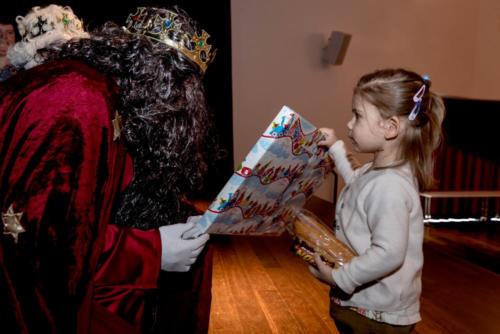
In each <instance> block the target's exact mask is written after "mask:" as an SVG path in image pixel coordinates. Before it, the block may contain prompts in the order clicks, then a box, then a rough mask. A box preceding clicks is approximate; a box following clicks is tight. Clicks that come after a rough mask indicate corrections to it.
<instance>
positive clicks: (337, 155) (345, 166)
mask: <svg viewBox="0 0 500 334" xmlns="http://www.w3.org/2000/svg"><path fill="white" fill-rule="evenodd" d="M328 154H329V155H330V157H331V158H332V159H333V161H334V162H335V167H336V169H337V171H338V172H339V174H340V176H342V178H343V179H344V181H345V183H351V182H352V180H353V178H354V177H355V176H356V175H357V173H358V172H359V169H357V170H354V169H353V168H352V166H351V163H350V161H349V159H348V157H347V152H346V150H345V144H344V142H343V141H342V140H337V141H336V142H335V143H334V144H333V145H332V146H330V148H329V150H328Z"/></svg>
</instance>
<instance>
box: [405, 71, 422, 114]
mask: <svg viewBox="0 0 500 334" xmlns="http://www.w3.org/2000/svg"><path fill="white" fill-rule="evenodd" d="M424 80H425V77H424ZM425 88H426V85H425V84H423V85H422V87H420V89H419V90H418V91H417V93H415V95H413V102H415V106H413V109H412V110H411V112H410V115H408V119H409V120H410V121H413V120H414V119H415V118H416V117H417V115H418V113H419V112H420V105H421V104H422V99H423V97H424V94H425Z"/></svg>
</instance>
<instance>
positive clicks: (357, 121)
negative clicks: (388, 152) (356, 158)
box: [347, 96, 385, 153]
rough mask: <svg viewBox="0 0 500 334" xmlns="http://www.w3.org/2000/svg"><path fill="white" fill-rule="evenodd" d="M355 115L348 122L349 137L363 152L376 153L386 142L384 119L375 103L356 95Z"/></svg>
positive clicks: (354, 101)
mask: <svg viewBox="0 0 500 334" xmlns="http://www.w3.org/2000/svg"><path fill="white" fill-rule="evenodd" d="M352 113H353V116H352V118H351V120H350V121H349V122H348V123H347V128H348V129H349V138H350V139H351V141H352V143H353V145H354V149H355V150H356V151H357V152H361V153H376V152H379V151H380V150H382V148H383V144H384V141H385V139H384V129H383V126H384V120H383V119H382V117H381V116H380V113H379V111H378V109H377V107H375V106H374V105H373V104H371V103H369V102H367V101H365V100H364V99H363V98H361V97H359V96H354V98H353V103H352Z"/></svg>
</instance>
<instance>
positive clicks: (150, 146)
mask: <svg viewBox="0 0 500 334" xmlns="http://www.w3.org/2000/svg"><path fill="white" fill-rule="evenodd" d="M169 10H172V11H174V12H176V13H178V14H180V15H179V16H178V18H179V20H181V22H182V27H183V29H185V30H188V31H189V29H191V31H192V30H194V31H199V29H198V27H197V24H196V22H194V21H193V20H192V19H191V18H189V16H188V15H187V14H186V13H185V12H184V11H183V10H182V9H180V8H178V7H173V8H169ZM54 57H57V58H59V59H60V58H73V59H74V58H77V59H81V60H83V61H85V62H86V63H88V64H90V65H91V66H93V67H95V68H97V69H98V70H100V71H102V72H104V73H107V74H108V75H109V76H112V77H114V78H115V80H116V83H117V85H118V87H119V89H120V100H121V101H120V103H121V108H120V114H121V116H122V118H123V130H122V138H123V139H124V142H125V145H126V147H127V149H128V151H129V153H130V155H131V156H132V158H133V161H134V179H133V181H132V183H131V184H130V186H129V187H128V188H127V189H126V191H125V192H124V193H123V194H122V198H121V201H120V204H119V207H118V209H117V214H116V220H115V223H116V224H118V225H122V226H131V227H137V228H141V229H150V228H156V227H159V226H162V225H168V224H175V223H183V222H185V221H186V218H187V216H188V215H191V214H193V212H192V209H191V207H190V206H189V205H186V204H185V203H184V201H183V198H185V197H186V196H187V195H189V193H190V192H191V191H195V190H198V189H199V187H200V186H201V185H202V180H203V176H204V173H205V172H206V169H207V163H206V161H208V160H209V159H208V156H209V155H211V154H212V153H216V149H215V148H216V147H217V146H216V143H215V140H214V139H213V136H211V133H212V132H213V129H212V125H211V124H212V120H211V117H210V116H209V112H208V108H207V104H206V100H205V92H204V88H203V84H202V74H201V72H200V70H199V68H198V67H197V66H196V65H195V64H194V63H192V62H191V61H190V60H189V59H187V58H185V57H184V56H183V55H182V54H181V53H180V52H178V51H176V50H175V49H172V48H170V47H168V46H166V45H164V44H162V43H155V42H152V41H150V40H149V39H148V38H147V37H144V36H142V35H134V34H130V33H127V32H125V31H124V30H123V29H122V28H121V27H119V26H118V25H116V24H114V23H110V22H108V23H106V24H105V25H104V26H103V27H102V28H100V29H98V30H96V31H94V32H93V33H91V38H89V39H81V40H78V41H71V42H68V43H66V44H64V45H63V46H62V47H61V48H60V49H59V50H57V55H54Z"/></svg>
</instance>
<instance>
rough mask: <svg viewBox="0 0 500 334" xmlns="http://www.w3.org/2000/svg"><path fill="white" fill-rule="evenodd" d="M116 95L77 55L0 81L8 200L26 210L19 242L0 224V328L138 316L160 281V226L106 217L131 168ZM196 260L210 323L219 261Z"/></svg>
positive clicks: (81, 324)
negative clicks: (117, 130)
mask: <svg viewBox="0 0 500 334" xmlns="http://www.w3.org/2000/svg"><path fill="white" fill-rule="evenodd" d="M116 99H117V87H116V86H115V84H114V83H113V82H112V81H111V80H110V79H109V78H107V77H106V76H104V75H103V74H101V73H99V72H98V71H96V70H95V69H93V68H91V67H89V66H87V65H84V64H82V63H80V62H77V61H58V62H53V63H48V64H44V65H40V66H38V67H36V68H34V69H31V70H29V71H27V72H23V73H19V74H18V75H17V76H15V77H13V78H11V79H10V80H7V81H6V82H4V83H3V84H1V85H0V101H1V102H0V210H1V211H2V212H3V213H5V212H6V211H7V209H8V208H9V206H11V205H12V207H13V208H14V211H15V212H16V213H18V212H22V213H23V215H22V217H21V225H22V226H23V228H24V229H25V230H26V231H25V232H23V233H20V234H19V239H18V241H17V243H16V242H15V241H14V238H13V237H12V235H8V234H4V235H2V236H1V243H0V331H1V332H5V333H18V332H19V333H34V332H36V333H74V332H79V333H113V332H117V333H118V332H119V333H122V334H125V333H133V332H138V331H139V329H140V328H141V319H142V318H143V313H144V299H145V294H146V293H147V292H148V291H151V290H155V289H157V288H158V282H159V274H160V257H161V242H160V238H159V234H158V231H157V230H151V231H141V230H138V229H133V228H123V227H118V226H116V225H112V224H109V222H110V219H111V216H112V214H113V212H114V210H115V209H116V203H117V199H118V196H119V193H120V192H121V191H123V189H124V188H125V187H126V186H127V184H128V183H129V182H130V181H131V179H132V175H133V171H132V165H131V160H130V157H129V156H128V155H127V152H126V151H125V148H124V146H123V145H122V144H121V143H120V141H113V139H112V138H113V128H112V125H111V124H112V123H111V121H112V118H113V117H114V115H115V111H116V101H117V100H116ZM198 267H199V269H198V270H197V271H196V273H190V274H189V275H191V276H193V275H194V276H193V277H192V280H191V283H193V282H195V283H196V282H197V283H196V284H197V285H196V287H195V288H193V286H190V287H189V291H191V294H192V295H196V296H204V298H205V299H204V301H205V302H204V304H203V302H202V303H200V304H199V305H198V306H201V310H202V313H203V314H204V317H205V318H204V319H200V321H201V323H202V324H204V325H203V326H202V328H204V329H205V328H206V327H207V326H208V312H209V309H210V306H209V305H210V304H209V302H210V294H209V292H208V294H207V292H206V291H207V284H208V291H209V287H210V283H211V282H210V277H209V276H207V275H210V276H211V271H210V270H211V269H210V268H211V262H210V261H206V265H203V264H201V265H198ZM166 274H167V275H169V274H168V273H166ZM174 276H175V275H174ZM194 277H197V278H198V279H199V281H205V286H204V287H203V284H201V283H200V282H198V281H196V280H195V279H194ZM203 277H206V278H208V280H206V279H205V280H204V279H203ZM160 281H161V280H160ZM193 289H195V290H196V289H198V290H196V291H195V292H196V293H193V291H194V290H193ZM206 298H208V299H206ZM173 299H175V298H173ZM196 300H198V302H199V301H200V300H199V298H198V299H196ZM207 301H208V306H207ZM202 304H203V305H202ZM199 308H200V307H198V309H199ZM194 309H197V307H194ZM194 309H193V305H190V309H189V312H190V313H191V314H194V315H196V312H197V311H193V310H194ZM207 310H208V311H207ZM188 314H189V313H186V314H184V315H185V316H188ZM194 319H196V318H194ZM195 321H196V320H195Z"/></svg>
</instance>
